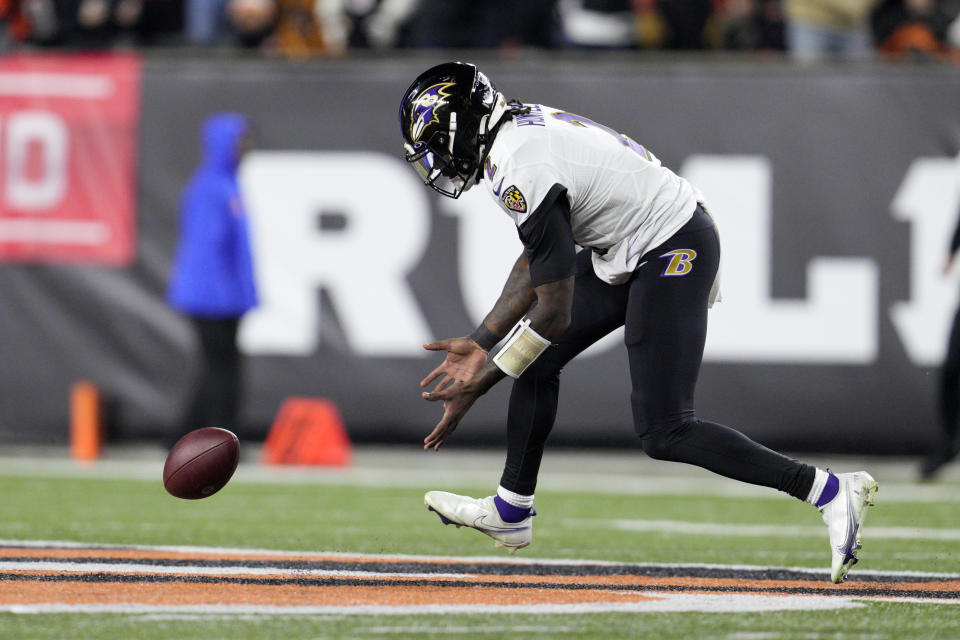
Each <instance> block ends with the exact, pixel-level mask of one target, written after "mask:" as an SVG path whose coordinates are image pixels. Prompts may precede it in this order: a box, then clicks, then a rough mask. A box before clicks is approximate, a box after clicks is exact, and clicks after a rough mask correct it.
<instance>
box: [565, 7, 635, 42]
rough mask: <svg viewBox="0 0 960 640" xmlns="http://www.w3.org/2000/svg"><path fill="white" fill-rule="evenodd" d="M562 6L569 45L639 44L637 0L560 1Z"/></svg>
mask: <svg viewBox="0 0 960 640" xmlns="http://www.w3.org/2000/svg"><path fill="white" fill-rule="evenodd" d="M559 7H560V19H561V22H562V25H563V35H564V38H565V39H566V42H567V44H568V45H569V46H572V47H577V48H584V49H630V48H634V47H636V46H637V45H638V36H637V25H636V13H635V11H634V0H560V5H559Z"/></svg>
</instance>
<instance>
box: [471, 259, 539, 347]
mask: <svg viewBox="0 0 960 640" xmlns="http://www.w3.org/2000/svg"><path fill="white" fill-rule="evenodd" d="M536 299H537V294H536V292H535V291H534V289H533V284H532V283H531V282H530V266H529V264H528V263H527V255H526V253H525V252H524V253H521V254H520V257H519V258H517V261H516V262H515V263H514V265H513V269H511V271H510V275H509V276H508V277H507V282H506V284H504V285H503V291H501V292H500V297H499V298H498V299H497V302H496V304H494V305H493V309H492V310H491V311H490V313H488V314H487V317H485V318H484V319H483V324H484V325H485V326H486V327H487V329H489V330H490V332H491V333H493V335H495V336H496V337H497V338H498V339H499V338H503V337H504V336H505V335H507V333H508V332H509V331H510V329H512V328H513V326H514V325H515V324H517V322H518V321H519V320H520V318H522V317H523V316H524V314H525V313H527V311H529V310H530V305H532V304H533V303H534V302H535V301H536Z"/></svg>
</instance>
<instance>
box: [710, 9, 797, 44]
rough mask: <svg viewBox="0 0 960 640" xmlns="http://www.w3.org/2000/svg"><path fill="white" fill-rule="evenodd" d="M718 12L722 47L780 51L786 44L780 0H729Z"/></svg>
mask: <svg viewBox="0 0 960 640" xmlns="http://www.w3.org/2000/svg"><path fill="white" fill-rule="evenodd" d="M720 13H721V16H720V21H721V22H722V25H723V26H722V35H721V39H722V43H721V46H722V47H723V48H724V49H728V50H733V51H769V50H773V51H782V50H784V49H785V48H786V43H785V42H784V34H783V11H782V3H781V1H780V0H728V1H727V2H726V3H724V5H723V6H722V9H721V10H720Z"/></svg>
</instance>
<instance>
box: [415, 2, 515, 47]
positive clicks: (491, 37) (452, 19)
mask: <svg viewBox="0 0 960 640" xmlns="http://www.w3.org/2000/svg"><path fill="white" fill-rule="evenodd" d="M507 1H508V2H509V1H510V0H507ZM504 7H505V5H504V2H503V0H488V1H486V2H465V1H464V0H454V1H451V0H419V6H418V8H417V10H416V11H415V12H414V15H413V18H412V20H411V23H410V34H409V39H408V42H407V44H408V45H409V46H411V47H422V48H428V49H436V48H441V49H493V48H496V47H498V46H500V43H501V42H502V41H503V35H502V34H503V29H504V26H505V22H506V19H505V18H504V13H503V12H502V10H503V8H504Z"/></svg>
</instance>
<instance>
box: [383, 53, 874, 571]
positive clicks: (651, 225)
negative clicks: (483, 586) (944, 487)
mask: <svg viewBox="0 0 960 640" xmlns="http://www.w3.org/2000/svg"><path fill="white" fill-rule="evenodd" d="M400 129H401V132H402V135H403V140H404V148H405V150H406V160H407V162H409V163H410V164H411V165H412V166H413V167H414V168H415V169H416V170H417V172H418V173H419V175H420V177H421V178H422V179H423V181H424V184H426V185H427V186H429V187H431V188H433V189H434V190H436V191H438V192H440V193H442V194H443V195H445V196H449V197H451V198H457V197H459V196H460V194H461V193H463V192H465V191H466V190H468V189H471V188H473V187H477V188H481V189H483V190H485V191H487V192H488V193H489V194H490V196H491V197H492V198H493V200H494V202H496V204H497V206H498V207H499V208H500V209H501V210H502V211H503V212H504V213H505V214H507V216H509V217H510V219H511V220H512V221H513V223H514V224H515V225H516V227H517V230H518V232H519V235H520V239H521V240H522V242H523V251H522V252H521V254H520V255H519V256H518V257H517V260H516V263H515V264H514V266H513V269H512V270H511V272H510V275H509V276H508V278H507V282H506V284H505V285H504V287H503V292H502V293H501V295H500V297H499V299H498V300H497V302H496V303H495V304H494V306H493V309H492V310H491V311H490V312H489V313H488V314H487V316H486V317H485V318H484V320H483V322H482V323H481V324H480V326H478V327H477V329H476V330H475V331H474V332H473V333H471V334H470V335H468V336H463V337H459V338H450V339H447V340H441V341H439V342H436V343H433V344H429V345H426V348H427V349H429V350H433V351H444V352H446V358H445V360H444V361H443V362H442V363H441V364H440V365H439V366H437V367H436V368H435V369H434V370H433V371H431V372H430V373H429V374H428V375H427V377H426V378H424V380H423V381H422V382H421V383H420V384H421V387H424V388H426V387H428V386H429V385H431V383H433V382H434V381H437V382H436V385H435V386H434V387H433V389H432V390H426V389H425V390H424V391H423V397H424V398H425V399H426V400H428V401H431V402H442V403H443V416H442V418H441V420H440V422H439V423H438V424H437V426H436V428H435V429H434V430H433V431H432V432H431V433H430V434H429V435H427V437H426V438H425V439H424V449H431V448H432V449H434V450H436V449H439V447H440V446H441V445H442V444H443V443H444V442H445V441H446V439H447V438H448V437H449V436H450V434H451V433H453V431H454V429H456V428H457V425H458V424H459V423H460V421H461V419H462V418H463V416H464V414H466V412H467V411H468V410H469V409H470V407H471V406H472V405H473V403H474V402H475V401H476V399H477V398H478V397H480V396H481V395H483V394H484V393H485V392H486V391H487V390H489V389H490V388H491V387H492V386H493V385H494V384H496V383H497V382H499V381H500V380H502V379H503V378H506V377H509V378H512V379H513V391H512V393H511V396H510V402H509V408H508V413H507V442H508V446H507V459H506V464H505V466H504V470H503V474H502V476H501V479H500V485H499V487H498V488H497V491H496V494H495V495H492V496H489V497H486V498H481V499H476V498H471V497H467V496H459V495H456V494H452V493H446V492H442V491H430V492H428V493H427V494H426V496H425V498H424V500H425V502H426V504H427V506H428V507H429V508H430V509H431V510H433V511H435V512H436V513H437V514H438V515H439V516H440V518H441V520H442V521H443V522H444V523H445V524H450V523H453V524H457V525H463V526H468V527H472V528H474V529H477V530H479V531H481V532H483V533H485V534H487V535H488V536H490V537H491V538H493V539H494V541H495V542H496V544H497V545H498V546H503V547H506V548H507V549H508V550H510V551H516V550H517V549H520V548H523V547H526V546H527V545H529V544H530V542H531V539H532V520H531V518H532V517H533V516H534V515H536V511H535V510H534V508H533V499H534V490H535V488H536V483H537V474H538V471H539V468H540V461H541V457H542V455H543V449H544V443H545V442H546V439H547V435H548V434H549V433H550V430H551V428H552V427H553V423H554V419H555V417H556V411H557V396H558V391H559V375H560V371H561V370H562V368H563V366H564V365H565V364H566V363H567V362H569V361H570V360H571V359H572V358H574V357H575V356H576V355H577V354H578V353H580V352H582V351H583V350H584V349H586V348H587V347H589V346H590V345H591V344H593V343H594V342H596V341H597V340H599V339H600V338H602V337H603V336H605V335H606V334H608V333H610V332H611V331H613V330H614V329H616V328H618V327H620V326H624V327H625V340H624V341H625V343H626V348H627V353H628V357H629V363H630V378H631V383H632V393H631V396H630V402H631V405H632V408H633V416H634V427H635V429H636V431H637V434H638V435H639V437H640V439H641V442H642V446H643V449H644V451H645V452H646V453H647V454H648V455H649V456H651V457H652V458H656V459H659V460H673V461H677V462H686V463H689V464H694V465H697V466H700V467H703V468H705V469H709V470H710V471H713V472H715V473H718V474H720V475H722V476H725V477H728V478H734V479H736V480H740V481H743V482H748V483H751V484H756V485H762V486H766V487H771V488H774V489H779V490H780V491H783V492H785V493H788V494H790V495H791V496H794V497H795V498H798V499H800V500H805V501H807V502H810V503H812V504H813V505H815V506H816V507H817V508H819V509H820V511H821V513H822V516H823V520H824V521H825V522H826V524H827V526H828V529H829V537H830V547H831V551H832V567H831V578H832V580H833V581H834V582H841V581H843V579H844V577H845V576H846V574H847V571H848V570H849V568H850V567H851V566H852V565H853V564H854V563H856V561H857V550H858V549H859V548H860V535H859V532H860V527H861V526H862V524H863V519H864V516H865V515H866V510H867V507H868V506H869V505H872V504H873V501H874V495H875V493H876V491H877V483H876V482H875V481H874V479H873V478H872V477H871V476H870V475H869V474H868V473H866V472H864V471H858V472H855V473H841V474H833V473H831V472H830V471H829V470H822V469H818V468H815V467H813V466H810V465H807V464H804V463H802V462H798V461H796V460H792V459H790V458H788V457H785V456H783V455H781V454H779V453H776V452H774V451H771V450H770V449H767V448H766V447H763V446H761V445H759V444H757V443H755V442H753V441H752V440H750V439H749V438H747V437H746V436H744V435H743V434H741V433H740V432H738V431H735V430H734V429H731V428H729V427H726V426H724V425H721V424H717V423H714V422H709V421H707V420H703V419H701V418H699V417H698V416H697V415H696V413H695V411H694V401H693V397H694V387H695V385H696V381H697V375H698V372H699V369H700V362H701V359H702V356H703V346H704V340H705V337H706V332H707V309H708V307H709V306H710V304H711V303H712V301H713V299H714V298H715V295H716V291H717V288H716V280H717V269H718V265H719V260H720V244H719V240H718V236H717V231H716V228H715V227H714V223H713V220H712V219H711V217H710V215H709V213H707V211H706V209H705V207H704V206H703V203H702V198H701V197H700V196H699V195H698V193H697V191H696V190H695V189H694V187H693V186H692V185H691V184H690V183H689V182H687V181H686V180H685V179H683V178H681V177H679V176H678V175H676V174H675V173H673V172H672V171H670V170H669V169H668V168H666V167H664V166H663V165H662V164H661V163H660V161H659V160H658V159H657V157H656V156H655V155H654V154H653V153H652V152H651V151H650V150H649V149H647V148H645V147H644V146H643V145H642V144H640V143H638V142H636V141H635V140H633V139H631V138H629V137H627V136H626V135H623V134H621V133H618V132H617V131H614V130H613V129H610V128H609V127H606V126H604V125H602V124H600V123H598V122H594V121H593V120H590V119H589V118H586V117H583V116H580V115H577V114H574V113H570V112H568V111H563V110H561V109H556V108H553V107H548V106H546V105H542V104H525V103H520V102H516V101H511V102H508V101H507V100H506V99H505V98H504V96H503V94H501V93H500V92H498V91H497V90H496V89H495V87H494V85H493V84H492V83H491V82H490V81H489V80H488V79H487V77H486V76H485V75H484V74H482V73H481V72H480V71H479V70H478V69H477V68H476V67H475V66H474V65H472V64H465V63H460V62H450V63H445V64H441V65H438V66H436V67H433V68H431V69H428V70H427V71H425V72H424V73H422V74H421V75H420V76H419V77H418V78H417V79H416V80H414V82H413V84H411V85H410V87H409V88H408V89H407V91H406V92H405V93H404V95H403V100H402V101H401V104H400ZM478 185H480V186H478ZM578 247H579V248H580V249H581V250H580V251H579V252H578ZM501 341H502V342H503V344H502V346H500V348H499V350H497V351H496V352H495V354H494V355H493V357H489V358H488V355H489V354H490V353H491V352H492V351H493V350H494V347H496V346H497V345H498V344H499V343H501Z"/></svg>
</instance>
